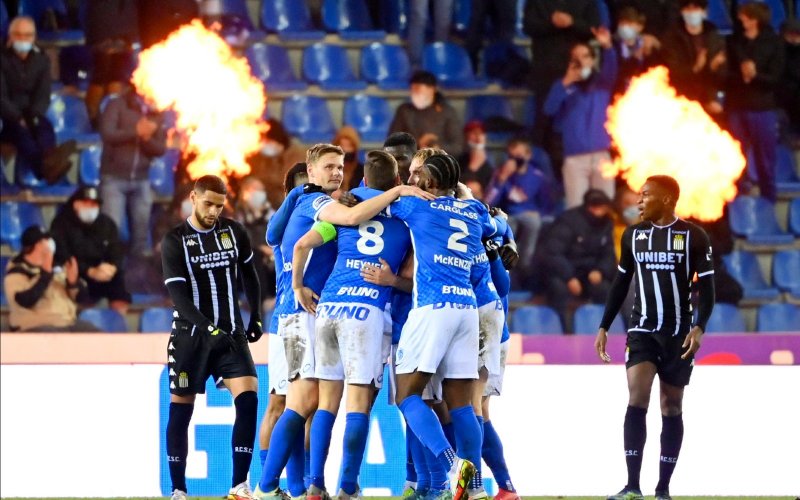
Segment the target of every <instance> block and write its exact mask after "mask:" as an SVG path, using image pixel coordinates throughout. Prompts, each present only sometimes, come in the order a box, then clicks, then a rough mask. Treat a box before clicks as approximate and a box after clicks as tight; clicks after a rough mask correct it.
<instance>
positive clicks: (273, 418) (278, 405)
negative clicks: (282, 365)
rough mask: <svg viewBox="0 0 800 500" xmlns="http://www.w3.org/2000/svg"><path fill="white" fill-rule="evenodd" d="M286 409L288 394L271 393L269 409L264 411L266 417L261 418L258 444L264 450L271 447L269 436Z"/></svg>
mask: <svg viewBox="0 0 800 500" xmlns="http://www.w3.org/2000/svg"><path fill="white" fill-rule="evenodd" d="M285 409H286V396H284V395H280V394H275V393H274V392H273V393H271V394H270V395H269V402H268V403H267V411H266V412H264V418H263V419H261V427H260V428H259V432H258V444H259V446H260V447H261V449H262V450H267V449H269V438H270V437H272V429H273V428H274V427H275V424H276V423H277V422H278V419H279V418H280V416H281V414H282V413H283V410H285ZM262 465H263V460H262Z"/></svg>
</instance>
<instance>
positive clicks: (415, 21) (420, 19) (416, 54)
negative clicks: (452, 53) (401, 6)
mask: <svg viewBox="0 0 800 500" xmlns="http://www.w3.org/2000/svg"><path fill="white" fill-rule="evenodd" d="M430 4H433V41H434V42H446V41H447V39H448V38H450V23H451V22H452V20H453V0H435V1H433V0H411V7H410V9H409V10H410V11H411V15H410V16H409V19H408V56H409V59H411V67H412V68H415V69H416V68H419V67H420V66H422V48H423V46H424V45H425V28H426V27H427V25H428V14H429V12H430V10H429V9H430Z"/></svg>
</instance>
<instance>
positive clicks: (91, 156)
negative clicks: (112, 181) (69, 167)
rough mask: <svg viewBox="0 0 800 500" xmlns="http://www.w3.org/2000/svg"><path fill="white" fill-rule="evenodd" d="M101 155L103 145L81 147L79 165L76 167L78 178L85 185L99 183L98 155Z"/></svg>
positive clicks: (96, 184)
mask: <svg viewBox="0 0 800 500" xmlns="http://www.w3.org/2000/svg"><path fill="white" fill-rule="evenodd" d="M102 155H103V146H102V145H100V144H95V145H92V146H89V147H88V148H83V149H81V158H80V165H79V167H78V180H79V181H80V183H81V184H83V185H87V186H99V185H100V157H101V156H102Z"/></svg>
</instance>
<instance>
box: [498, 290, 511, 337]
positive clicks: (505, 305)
mask: <svg viewBox="0 0 800 500" xmlns="http://www.w3.org/2000/svg"><path fill="white" fill-rule="evenodd" d="M501 300H502V301H503V313H504V314H505V321H503V335H502V336H501V337H500V343H501V344H502V343H503V342H505V341H506V340H508V339H510V338H511V332H509V331H508V295H506V296H505V297H503V298H502V299H501Z"/></svg>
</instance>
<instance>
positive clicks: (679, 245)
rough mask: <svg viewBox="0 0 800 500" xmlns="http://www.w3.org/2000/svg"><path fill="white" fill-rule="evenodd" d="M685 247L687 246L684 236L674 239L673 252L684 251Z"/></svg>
mask: <svg viewBox="0 0 800 500" xmlns="http://www.w3.org/2000/svg"><path fill="white" fill-rule="evenodd" d="M684 245H685V240H684V238H683V235H682V234H676V235H674V236H673V237H672V249H673V250H683V247H684Z"/></svg>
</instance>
